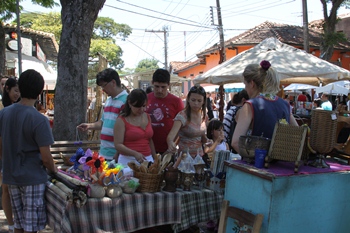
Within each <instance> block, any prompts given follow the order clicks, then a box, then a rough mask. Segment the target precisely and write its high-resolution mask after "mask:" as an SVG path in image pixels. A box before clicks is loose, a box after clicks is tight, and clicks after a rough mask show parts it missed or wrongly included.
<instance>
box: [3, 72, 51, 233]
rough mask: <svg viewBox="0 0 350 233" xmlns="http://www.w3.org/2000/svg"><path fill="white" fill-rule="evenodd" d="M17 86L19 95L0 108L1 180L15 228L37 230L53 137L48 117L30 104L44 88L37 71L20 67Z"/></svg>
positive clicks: (42, 223)
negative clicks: (19, 97) (5, 185)
mask: <svg viewBox="0 0 350 233" xmlns="http://www.w3.org/2000/svg"><path fill="white" fill-rule="evenodd" d="M18 87H19V91H20V93H21V96H22V99H21V100H20V101H19V102H18V103H14V104H12V105H10V106H8V107H6V108H4V109H3V110H1V111H0V140H1V143H0V158H2V163H3V164H4V166H3V183H4V184H7V185H8V189H9V193H10V197H11V203H12V210H13V213H14V222H15V232H37V231H40V230H42V229H44V228H45V226H46V210H45V209H46V208H45V197H44V194H45V187H46V185H45V184H46V182H47V170H48V171H49V172H53V173H55V172H57V168H56V167H55V165H54V162H53V159H52V156H51V153H50V145H52V144H53V142H54V140H53V136H52V132H51V129H50V124H49V120H48V119H47V118H46V117H45V116H43V115H42V114H41V113H39V112H38V111H37V110H36V109H35V108H34V103H35V101H36V99H37V98H38V96H39V95H40V94H41V92H42V90H43V88H44V79H43V77H42V76H41V74H40V73H38V72H37V71H35V70H26V71H24V72H23V73H22V74H21V76H20V78H19V80H18ZM46 169H47V170H46Z"/></svg>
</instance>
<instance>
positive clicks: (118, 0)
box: [107, 0, 198, 23]
mask: <svg viewBox="0 0 350 233" xmlns="http://www.w3.org/2000/svg"><path fill="white" fill-rule="evenodd" d="M116 1H117V2H121V3H124V4H127V5H130V6H133V7H137V8H141V9H144V10H147V11H151V12H155V13H159V14H162V15H166V16H170V17H173V18H177V19H181V20H185V21H188V22H192V23H198V22H195V21H192V20H189V19H184V18H181V17H177V16H174V15H170V14H166V13H164V12H159V11H155V10H151V9H148V8H146V7H142V6H138V5H135V4H131V3H128V2H123V1H121V0H116ZM107 6H108V5H107Z"/></svg>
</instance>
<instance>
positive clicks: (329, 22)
mask: <svg viewBox="0 0 350 233" xmlns="http://www.w3.org/2000/svg"><path fill="white" fill-rule="evenodd" d="M320 1H321V3H322V5H323V16H324V25H323V32H324V35H323V40H322V41H321V45H320V50H321V53H320V58H322V59H323V60H326V61H330V60H331V58H332V55H333V51H334V44H336V43H337V41H335V40H334V38H335V37H334V35H335V33H336V31H335V25H336V24H337V11H338V9H339V7H340V5H341V4H342V3H343V2H344V0H333V1H332V9H331V11H330V13H329V16H328V9H327V1H326V0H320Z"/></svg>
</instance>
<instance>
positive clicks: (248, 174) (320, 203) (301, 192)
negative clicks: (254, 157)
mask: <svg viewBox="0 0 350 233" xmlns="http://www.w3.org/2000/svg"><path fill="white" fill-rule="evenodd" d="M328 163H329V165H331V167H330V168H329V169H328V168H327V169H326V168H323V169H322V168H314V167H309V166H303V165H302V166H301V167H300V168H299V173H297V174H294V172H293V166H294V165H293V163H286V162H280V161H279V162H277V163H275V164H271V165H270V168H269V169H265V168H264V169H257V168H255V167H254V166H252V165H248V164H245V163H244V162H242V161H230V162H229V161H225V165H226V166H228V169H227V176H226V184H227V185H226V188H225V199H227V200H229V201H230V204H231V205H234V206H237V207H239V208H243V209H245V210H247V211H251V212H253V213H255V214H256V213H261V214H263V215H264V220H263V225H262V230H261V233H281V232H283V233H296V232H298V233H310V232H317V233H329V232H349V229H350V221H349V216H350V198H349V194H350V185H349V184H350V166H345V165H340V164H337V163H334V162H328ZM233 228H235V226H234V224H233V221H232V219H229V220H228V224H227V229H226V232H239V231H235V230H237V228H235V229H234V230H233Z"/></svg>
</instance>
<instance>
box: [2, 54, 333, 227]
mask: <svg viewBox="0 0 350 233" xmlns="http://www.w3.org/2000/svg"><path fill="white" fill-rule="evenodd" d="M243 77H244V84H245V89H243V90H242V91H240V92H238V93H236V94H235V95H234V96H233V98H232V100H231V101H230V102H229V103H228V104H227V106H228V107H227V112H226V114H225V117H224V120H223V122H221V121H220V120H218V119H217V118H215V116H214V114H213V112H212V111H213V110H214V109H213V108H215V107H216V106H215V103H214V104H213V100H212V99H211V97H210V93H209V94H208V93H206V91H205V89H204V88H203V87H202V86H200V85H195V86H192V87H191V88H190V90H189V92H188V94H187V96H186V102H185V105H184V103H183V101H182V99H181V98H179V97H177V96H175V95H173V94H171V93H170V92H169V85H170V73H169V72H168V71H167V70H164V69H157V70H156V71H155V72H154V74H153V76H152V86H151V88H148V89H147V92H146V91H144V90H142V89H134V90H132V91H131V92H130V93H128V92H127V91H126V90H124V89H123V88H122V85H121V81H120V78H119V74H118V72H117V71H115V70H114V69H111V68H108V69H105V70H103V71H101V72H99V73H98V74H97V76H96V84H97V85H98V86H100V87H101V88H102V90H103V91H104V92H105V93H106V94H107V95H108V98H107V100H106V102H105V105H104V109H103V115H102V117H101V119H100V120H98V121H96V122H93V123H81V124H79V125H77V129H79V130H81V131H83V132H86V131H88V130H101V134H100V141H101V146H100V151H99V154H100V155H101V156H103V157H104V158H105V159H106V160H107V161H112V160H115V161H116V162H118V163H120V164H122V165H123V166H125V167H127V166H128V162H130V161H133V162H135V163H142V162H143V161H153V160H154V158H155V156H156V154H157V153H160V154H165V153H167V152H171V153H175V152H177V151H182V152H186V153H188V154H189V155H190V156H191V157H192V158H195V157H196V156H198V155H199V156H202V157H203V158H204V157H205V155H206V154H207V153H212V152H215V151H219V150H230V151H232V152H233V153H239V146H238V142H239V137H240V136H242V135H253V136H261V135H263V136H264V137H267V138H272V134H273V130H274V126H275V123H276V122H278V121H280V120H282V119H284V120H285V121H286V122H288V123H289V124H291V125H297V122H296V120H295V119H294V116H293V112H292V109H291V107H290V104H289V103H288V102H287V101H285V100H284V99H282V98H280V97H278V96H277V93H278V92H279V77H278V73H277V72H276V71H275V69H274V68H273V67H272V66H271V64H270V63H269V62H268V61H262V62H261V63H260V64H250V65H248V66H247V67H246V68H245V70H244V72H243ZM2 81H3V80H1V84H2V85H1V87H2V89H1V90H2V104H3V107H4V109H3V110H1V111H0V136H1V143H0V155H1V158H2V164H3V165H4V166H3V167H2V168H3V169H2V170H3V177H2V180H3V186H2V187H3V194H2V203H3V207H4V211H5V214H6V217H7V220H8V224H9V225H10V226H13V225H14V228H15V232H23V231H27V232H32V231H39V230H42V229H43V228H44V227H45V225H46V215H45V208H42V207H44V190H45V183H46V180H47V176H46V172H47V170H48V171H49V172H57V169H56V167H55V166H54V163H53V160H52V156H51V154H50V145H51V144H53V142H54V141H53V136H52V132H51V129H50V125H49V122H48V119H47V118H46V117H45V116H43V115H42V114H40V112H39V111H37V110H36V109H35V108H33V106H34V104H35V103H36V100H37V98H38V96H39V95H40V93H41V91H42V90H43V87H44V81H43V77H42V76H41V75H40V74H39V73H38V72H36V71H34V70H28V71H25V72H23V73H22V74H21V75H20V78H19V80H18V81H17V80H16V79H7V80H6V81H5V82H2ZM301 98H303V100H304V99H305V100H307V98H308V97H307V96H306V95H305V98H304V97H303V96H302V97H301ZM327 98H328V96H327V95H326V94H324V95H322V97H321V100H322V103H321V101H319V102H316V100H315V102H314V103H315V105H317V107H321V108H323V109H326V110H332V105H331V104H330V103H328V102H329V101H328V99H327ZM14 103H15V104H14ZM19 112H20V113H21V114H18V113H19ZM19 132H20V133H19ZM18 148H22V150H17V149H18ZM13 155H18V156H13ZM29 156H30V158H31V159H27V158H29ZM46 169H47V170H46ZM30 193H32V194H34V195H31V194H30ZM10 203H11V204H12V205H11V204H10ZM23 206H25V208H24V207H23ZM39 209H40V210H39ZM39 212H40V213H39ZM33 213H37V214H33ZM33 215H35V216H34V217H33ZM12 216H14V218H13V219H12ZM28 216H30V217H28Z"/></svg>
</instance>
